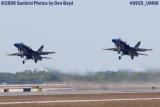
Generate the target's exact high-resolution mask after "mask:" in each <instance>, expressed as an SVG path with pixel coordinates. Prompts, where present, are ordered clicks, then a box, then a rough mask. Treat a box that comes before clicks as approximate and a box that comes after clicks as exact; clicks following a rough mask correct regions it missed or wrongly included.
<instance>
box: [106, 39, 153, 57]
mask: <svg viewBox="0 0 160 107" xmlns="http://www.w3.org/2000/svg"><path fill="white" fill-rule="evenodd" d="M112 42H113V43H114V44H115V48H108V49H104V50H111V51H115V52H117V53H118V54H121V55H120V56H119V60H120V59H121V58H122V56H123V55H129V56H130V57H131V59H132V60H133V59H134V57H135V56H136V57H137V56H139V55H145V56H148V55H147V54H143V53H139V52H144V51H152V49H143V48H139V46H140V44H141V41H139V42H138V43H137V44H136V45H135V46H134V47H131V46H129V44H127V43H126V42H125V41H123V40H121V39H112Z"/></svg>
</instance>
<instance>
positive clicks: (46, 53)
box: [39, 52, 56, 55]
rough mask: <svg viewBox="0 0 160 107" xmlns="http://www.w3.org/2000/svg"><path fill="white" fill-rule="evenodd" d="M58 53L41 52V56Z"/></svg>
mask: <svg viewBox="0 0 160 107" xmlns="http://www.w3.org/2000/svg"><path fill="white" fill-rule="evenodd" d="M55 53H56V52H40V53H39V54H40V55H48V54H55Z"/></svg>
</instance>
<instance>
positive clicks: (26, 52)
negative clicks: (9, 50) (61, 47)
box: [8, 43, 55, 64]
mask: <svg viewBox="0 0 160 107" xmlns="http://www.w3.org/2000/svg"><path fill="white" fill-rule="evenodd" d="M14 46H15V47H16V48H18V51H19V52H17V53H13V54H8V55H9V56H20V57H21V58H25V59H24V60H23V64H24V63H25V61H26V60H29V59H32V60H34V62H35V63H37V61H39V60H42V59H52V58H49V57H43V56H41V55H48V54H54V53H55V52H44V51H42V50H43V48H44V45H42V46H41V47H40V48H39V49H38V50H37V51H34V50H32V48H30V47H29V46H27V45H25V44H23V43H15V44H14Z"/></svg>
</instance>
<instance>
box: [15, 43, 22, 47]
mask: <svg viewBox="0 0 160 107" xmlns="http://www.w3.org/2000/svg"><path fill="white" fill-rule="evenodd" d="M22 44H23V43H14V46H15V47H17V48H18V47H20V46H21V45H22Z"/></svg>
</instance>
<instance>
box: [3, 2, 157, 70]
mask: <svg viewBox="0 0 160 107" xmlns="http://www.w3.org/2000/svg"><path fill="white" fill-rule="evenodd" d="M51 1H52V0H51ZM159 12H160V5H159V6H146V7H144V6H130V5H129V1H128V0H74V5H73V6H70V7H69V6H53V7H50V6H0V37H1V39H0V70H1V71H3V72H16V71H21V70H25V69H31V70H33V69H35V68H38V69H43V67H44V66H46V67H50V68H53V69H58V70H62V71H64V72H68V71H72V72H73V71H75V72H83V71H89V70H93V71H96V70H112V69H114V70H117V69H134V70H139V69H147V68H159V67H160V57H159V56H160V13H159ZM113 38H121V39H123V40H125V41H127V42H128V43H129V44H130V45H131V46H134V45H135V44H136V43H137V42H138V41H139V40H140V41H142V44H141V46H140V47H143V48H152V49H153V50H154V51H153V52H146V53H147V54H149V56H148V57H146V56H140V57H136V58H135V60H133V61H132V60H131V59H130V57H128V56H124V57H123V58H122V60H120V61H119V60H118V54H117V53H115V52H110V51H103V50H102V48H111V47H114V44H113V43H112V42H111V39H113ZM15 42H23V43H25V44H27V45H29V46H30V47H32V49H34V50H37V49H38V48H39V47H40V45H42V44H43V45H45V47H44V51H56V52H57V53H56V54H53V55H49V57H52V58H53V59H51V60H45V59H44V60H42V61H40V62H38V63H37V64H35V63H34V62H33V61H32V60H30V61H26V63H25V64H24V65H23V64H22V59H21V58H20V57H14V56H13V57H9V56H6V55H5V54H9V53H14V52H17V49H16V48H15V47H14V46H13V44H14V43H15Z"/></svg>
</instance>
